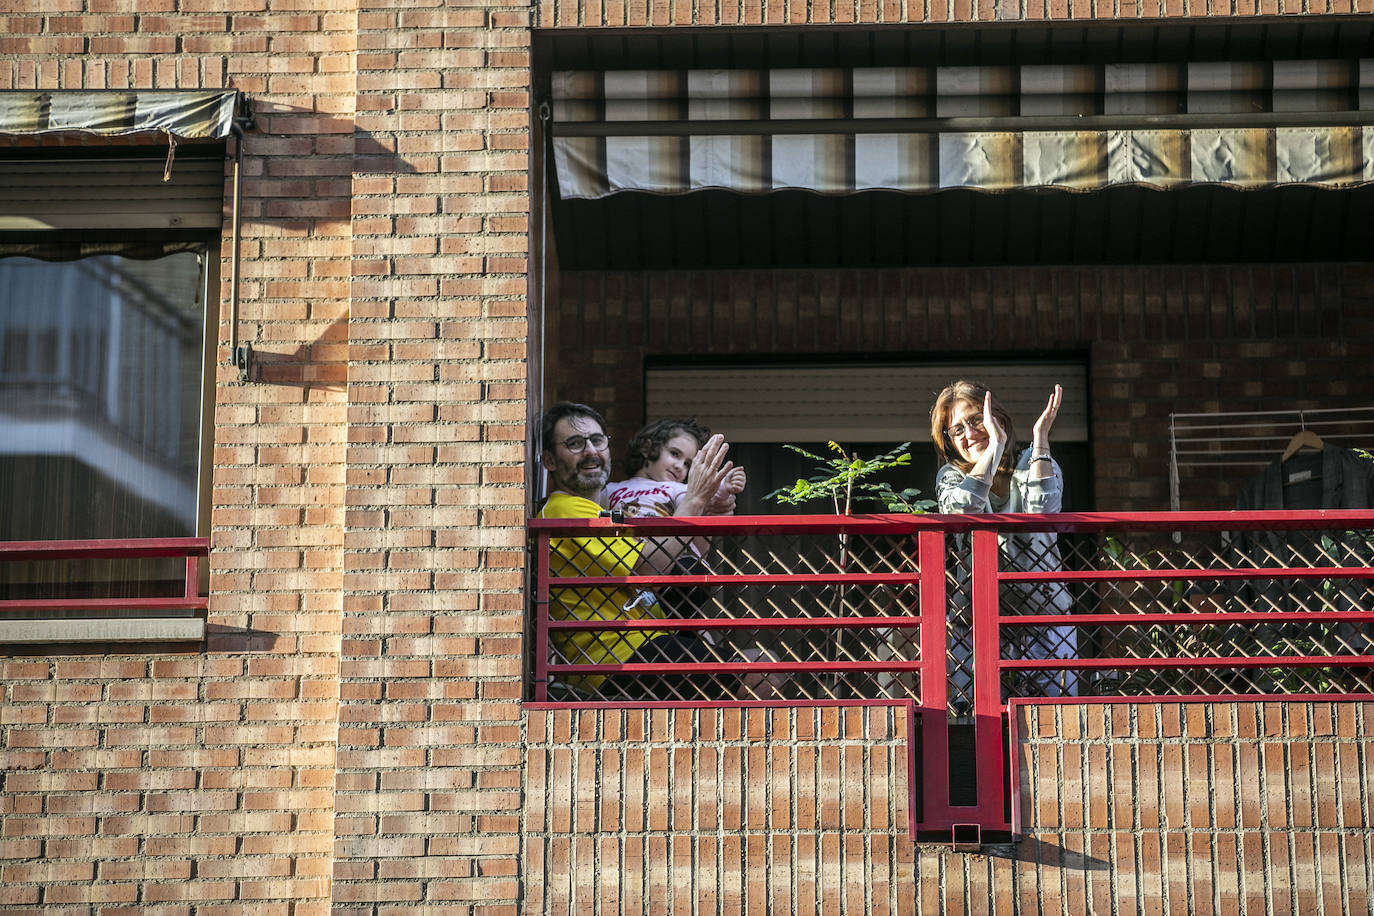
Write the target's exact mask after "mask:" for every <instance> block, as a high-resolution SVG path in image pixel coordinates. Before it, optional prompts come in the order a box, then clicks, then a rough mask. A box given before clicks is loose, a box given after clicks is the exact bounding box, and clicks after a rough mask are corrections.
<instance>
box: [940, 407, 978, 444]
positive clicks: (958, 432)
mask: <svg viewBox="0 0 1374 916" xmlns="http://www.w3.org/2000/svg"><path fill="white" fill-rule="evenodd" d="M965 424H967V426H966V425H965ZM982 428H983V415H982V414H980V413H979V414H974V415H973V416H971V417H969V418H968V419H967V420H965V421H964V422H963V423H955V424H954V425H953V426H951V427H950V428H949V429H947V430H945V435H947V436H949V437H950V438H951V439H958V438H959V437H960V436H962V435H963V434H964V430H965V429H968V430H969V431H971V432H977V431H978V430H980V429H982Z"/></svg>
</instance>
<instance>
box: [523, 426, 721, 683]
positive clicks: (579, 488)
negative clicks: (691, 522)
mask: <svg viewBox="0 0 1374 916" xmlns="http://www.w3.org/2000/svg"><path fill="white" fill-rule="evenodd" d="M540 443H541V448H542V452H541V455H540V464H541V465H542V466H543V468H544V469H545V470H546V471H548V473H549V480H550V484H551V492H550V495H549V499H548V502H546V503H545V504H544V508H543V509H541V510H540V512H539V517H540V518H596V517H597V516H598V515H600V513H601V505H600V502H599V497H600V495H601V491H602V490H603V489H604V488H605V486H606V483H607V482H608V481H609V480H610V473H611V451H610V439H609V438H608V437H607V436H606V424H605V421H604V420H602V418H601V415H600V414H599V413H597V412H596V411H595V410H593V409H592V408H591V407H588V406H587V405H585V404H574V403H571V402H569V401H563V402H560V403H558V404H555V405H554V406H553V407H552V408H551V409H550V410H549V411H548V413H546V414H544V417H543V422H542V423H541V424H540ZM728 449H729V446H728V445H726V444H725V441H724V439H723V438H722V437H721V436H712V437H711V438H710V439H709V440H707V442H706V444H705V445H704V446H702V448H701V451H700V452H699V453H698V454H697V456H696V459H695V460H694V461H693V462H692V467H691V469H690V470H689V472H688V475H687V491H686V493H684V494H683V496H682V499H681V501H680V502H679V503H678V507H677V511H676V512H674V515H679V516H692V515H711V514H719V513H721V512H723V511H728V510H732V509H733V508H734V507H733V506H724V505H719V504H713V501H715V500H716V494H717V491H718V490H719V489H720V486H721V483H722V482H723V481H724V480H725V478H726V476H727V475H728V474H729V473H730V470H731V469H732V468H733V467H734V465H733V464H732V463H731V462H729V461H726V460H725V453H726V451H727V450H728ZM730 499H733V497H730ZM689 542H690V539H689V538H676V537H662V538H634V537H571V538H554V539H553V541H552V543H551V547H552V550H553V552H552V554H551V556H550V558H549V567H550V568H549V572H550V574H551V575H553V576H556V577H560V578H562V577H574V576H629V575H654V574H657V573H668V572H670V571H671V570H672V566H673V560H674V559H676V557H677V555H678V554H679V553H681V552H682V550H683V549H684V548H685V547H686V546H687V544H688V543H689ZM550 599H551V607H550V613H551V614H552V616H553V617H554V618H555V619H557V620H568V619H577V620H642V619H645V618H655V617H664V616H665V613H664V610H663V608H662V607H661V606H660V605H659V604H658V603H657V601H656V600H655V599H654V597H653V593H652V592H649V591H640V590H637V589H629V588H621V587H612V586H597V587H588V588H561V589H555V590H554V591H553V593H552V594H551V595H550ZM550 642H551V643H552V644H553V646H554V648H556V649H557V650H558V651H559V652H561V653H562V654H563V656H564V658H566V659H567V660H568V661H570V662H573V663H577V664H617V663H637V662H646V663H651V662H657V663H665V662H667V663H671V662H686V661H707V660H713V659H714V657H715V656H714V654H713V653H712V652H711V651H710V645H709V644H708V643H706V641H705V640H704V639H702V637H701V636H700V634H698V633H694V632H690V631H673V632H664V631H658V632H654V631H643V630H629V631H623V632H615V631H613V630H607V631H598V632H573V633H565V632H557V633H554V634H553V635H552V636H551V637H550ZM606 681H607V679H606V677H605V676H603V675H588V676H584V677H580V678H576V679H569V683H570V684H571V685H572V686H574V687H586V688H588V689H593V690H598V691H600V692H601V693H602V694H603V695H605V694H607V693H612V694H614V693H622V692H624V691H623V689H612V688H621V686H622V685H619V684H615V685H608V684H607V683H606ZM627 683H629V682H627ZM633 683H634V687H635V688H636V689H637V692H638V691H642V692H643V693H645V694H648V697H647V698H650V699H676V697H675V696H673V695H672V694H673V693H677V694H679V695H681V694H682V691H683V681H682V679H681V678H666V677H660V678H639V679H637V680H635V681H634V682H633ZM665 694H666V695H665Z"/></svg>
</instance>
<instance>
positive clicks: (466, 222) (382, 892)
mask: <svg viewBox="0 0 1374 916" xmlns="http://www.w3.org/2000/svg"><path fill="white" fill-rule="evenodd" d="M528 19H529V11H528V7H527V6H526V5H525V4H524V3H521V2H518V0H517V2H506V3H502V2H496V3H491V4H485V5H482V6H461V5H460V6H451V7H447V8H444V7H435V6H432V5H429V4H416V5H414V6H407V5H405V4H401V5H396V4H390V3H388V4H367V3H364V4H362V5H360V6H359V9H358V75H357V83H358V117H357V122H356V134H355V137H356V140H357V158H356V160H355V168H354V174H353V195H354V199H353V224H352V228H353V238H354V254H353V257H354V260H353V266H354V269H353V273H354V279H353V284H352V313H351V321H350V324H349V328H348V335H349V348H350V371H349V388H348V455H347V461H348V488H347V504H348V511H347V518H346V534H345V543H344V549H345V573H344V599H343V601H344V622H343V630H344V650H343V660H342V670H341V676H342V682H343V683H342V700H343V706H342V710H341V723H340V732H339V783H338V788H339V794H338V810H339V813H338V818H337V820H336V826H337V831H338V841H337V844H336V847H335V852H336V860H337V864H336V870H335V878H336V883H335V888H334V899H335V903H336V905H337V906H341V907H361V908H373V907H381V906H383V905H385V906H386V907H387V909H388V911H389V912H396V911H398V910H403V909H406V908H410V907H414V908H417V909H428V908H430V907H434V906H454V907H458V908H459V911H463V909H462V908H464V907H469V906H476V905H478V904H486V905H493V906H499V905H501V904H502V903H503V902H505V903H513V902H514V901H515V899H516V898H517V896H518V894H519V885H518V883H517V881H516V876H517V874H518V865H517V858H516V854H517V850H518V846H519V843H518V834H519V805H520V787H521V777H522V767H521V765H522V763H523V759H524V758H523V753H522V750H521V738H522V729H521V722H520V705H519V699H520V690H521V683H520V676H521V670H522V660H521V659H522V656H521V645H522V643H521V631H522V625H523V620H524V603H523V597H522V587H523V571H522V570H523V563H524V550H523V548H524V528H523V525H524V486H523V484H524V476H525V463H524V456H525V446H524V442H525V425H524V418H525V347H526V343H525V340H526V326H525V313H526V304H525V286H526V280H525V273H526V269H527V262H526V252H527V249H528V245H527V229H526V220H527V214H528V211H529V199H528V192H527V188H526V180H527V178H526V176H527V171H528V161H527V149H528V144H529V140H528V123H529V113H528V105H529V101H528V85H529V54H528V46H529V31H528V28H527V25H528Z"/></svg>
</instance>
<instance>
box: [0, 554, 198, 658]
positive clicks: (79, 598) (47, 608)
mask: <svg viewBox="0 0 1374 916" xmlns="http://www.w3.org/2000/svg"><path fill="white" fill-rule="evenodd" d="M209 554H210V541H209V539H208V538H127V539H106V540H70V541H10V542H2V543H0V564H6V568H12V567H9V564H30V572H29V574H28V575H26V576H25V577H24V581H23V583H22V586H21V585H17V584H16V583H15V582H13V581H9V580H8V579H6V580H5V581H6V590H7V591H9V592H16V591H18V592H28V593H32V594H25V595H24V596H22V597H6V598H3V599H0V620H3V621H7V622H13V621H18V620H20V619H27V620H31V621H35V622H41V621H44V620H47V619H58V618H59V617H60V619H62V620H64V621H71V620H75V621H82V620H91V621H94V620H107V619H118V618H126V617H129V616H130V615H140V614H142V615H144V616H146V617H181V616H184V617H192V618H197V619H200V620H202V621H203V620H204V617H205V613H206V607H207V599H206V598H205V597H203V596H202V595H201V594H200V584H199V583H200V561H201V558H203V557H207V556H209ZM177 559H181V560H184V569H183V571H182V572H181V573H179V574H178V580H179V585H177V584H176V583H171V582H168V583H167V585H168V586H170V587H171V588H179V589H180V592H181V593H180V594H151V595H150V594H136V595H118V594H116V595H108V594H101V595H95V596H91V595H89V594H73V579H74V578H77V575H76V574H75V573H74V569H82V570H84V571H87V572H88V571H89V570H90V569H91V568H92V567H93V566H94V564H96V563H97V562H99V561H127V562H128V563H129V564H137V563H138V561H155V560H177ZM64 564H66V565H64ZM131 570H132V571H131V572H130V571H125V573H124V575H121V576H114V577H106V578H103V579H100V578H99V576H97V577H96V578H98V579H99V581H98V582H97V583H96V584H98V585H100V586H103V588H104V589H108V590H110V591H115V590H118V589H119V588H120V587H121V586H122V587H123V588H125V589H127V590H129V591H141V590H146V588H147V586H148V585H149V584H150V583H149V581H148V580H147V579H146V578H143V577H144V576H146V575H147V572H146V571H144V570H142V569H140V567H138V566H137V565H132V566H131ZM0 578H3V577H0ZM90 588H91V583H90V582H89V581H87V582H86V590H89V589H90ZM40 595H41V596H40ZM24 641H29V642H32V641H35V640H34V639H33V638H27V639H25V640H24Z"/></svg>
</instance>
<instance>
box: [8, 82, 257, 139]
mask: <svg viewBox="0 0 1374 916" xmlns="http://www.w3.org/2000/svg"><path fill="white" fill-rule="evenodd" d="M239 99H240V94H239V92H238V91H237V90H234V89H219V90H211V91H199V90H163V91H138V92H121V91H115V90H97V91H90V92H83V91H68V90H52V91H44V90H17V91H6V92H0V134H9V135H19V136H40V135H46V134H61V133H68V132H80V133H89V134H97V135H102V136H109V137H114V136H126V135H130V134H139V133H147V132H156V133H161V134H171V135H172V136H174V137H176V138H178V139H180V140H222V139H224V138H225V137H228V136H229V133H230V130H231V128H232V125H233V122H234V116H235V114H236V108H237V105H238V103H239Z"/></svg>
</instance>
